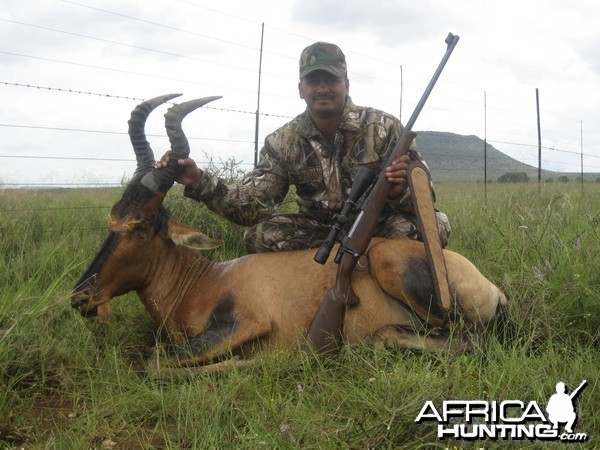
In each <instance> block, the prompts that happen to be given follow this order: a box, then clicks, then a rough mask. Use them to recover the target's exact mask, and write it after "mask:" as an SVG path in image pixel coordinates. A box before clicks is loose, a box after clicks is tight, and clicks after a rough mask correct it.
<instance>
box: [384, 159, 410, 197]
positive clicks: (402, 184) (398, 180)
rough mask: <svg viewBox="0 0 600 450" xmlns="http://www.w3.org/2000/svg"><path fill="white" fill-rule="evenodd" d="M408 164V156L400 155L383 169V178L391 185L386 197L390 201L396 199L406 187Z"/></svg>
mask: <svg viewBox="0 0 600 450" xmlns="http://www.w3.org/2000/svg"><path fill="white" fill-rule="evenodd" d="M409 163H410V158H409V157H408V155H402V156H400V157H399V158H398V159H396V160H394V161H393V162H392V164H391V165H390V166H389V167H387V168H386V169H385V176H386V178H387V180H388V181H389V182H390V183H392V187H391V188H390V193H389V196H388V198H389V199H390V200H393V199H395V198H398V197H399V196H400V195H402V193H403V192H404V191H405V190H406V188H407V187H408V180H407V178H406V177H407V174H408V164H409Z"/></svg>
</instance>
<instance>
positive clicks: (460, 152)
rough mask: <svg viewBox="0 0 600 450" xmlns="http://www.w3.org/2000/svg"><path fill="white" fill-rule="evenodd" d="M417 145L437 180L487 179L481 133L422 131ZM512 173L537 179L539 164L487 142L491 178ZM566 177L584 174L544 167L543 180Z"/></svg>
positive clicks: (590, 176) (591, 176)
mask: <svg viewBox="0 0 600 450" xmlns="http://www.w3.org/2000/svg"><path fill="white" fill-rule="evenodd" d="M417 145H418V147H419V151H420V153H421V155H422V156H423V159H424V160H425V161H427V165H428V166H429V169H430V170H431V176H432V178H433V180H434V182H451V181H483V179H484V157H483V139H480V138H478V137H477V136H463V135H460V134H454V133H446V132H441V131H418V132H417ZM508 172H525V173H526V174H527V175H528V176H529V179H530V180H531V181H534V182H537V178H538V169H537V167H533V166H530V165H528V164H524V163H522V162H519V161H517V160H516V159H513V158H511V157H510V156H507V155H505V154H504V153H502V152H501V151H499V150H497V149H495V148H494V147H493V146H492V145H490V144H489V143H488V144H487V179H488V182H489V181H494V182H496V181H497V180H498V178H499V177H500V176H502V175H504V174H506V173H508ZM561 176H566V177H567V178H568V179H569V180H570V181H574V180H576V179H578V178H579V177H580V176H581V174H580V173H565V172H552V171H549V170H542V180H543V181H545V180H549V179H553V180H554V181H557V180H558V178H559V177H561ZM599 177H600V174H597V173H596V174H590V173H588V174H585V179H586V180H589V181H596V180H597V179H598V178H599Z"/></svg>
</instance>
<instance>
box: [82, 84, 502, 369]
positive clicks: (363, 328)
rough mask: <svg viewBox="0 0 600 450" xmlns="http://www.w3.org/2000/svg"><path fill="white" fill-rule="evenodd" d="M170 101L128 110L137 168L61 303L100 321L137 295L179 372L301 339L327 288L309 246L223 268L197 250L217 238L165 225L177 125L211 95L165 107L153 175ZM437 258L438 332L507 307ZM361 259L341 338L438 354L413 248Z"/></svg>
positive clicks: (445, 335)
mask: <svg viewBox="0 0 600 450" xmlns="http://www.w3.org/2000/svg"><path fill="white" fill-rule="evenodd" d="M173 97H174V95H170V96H163V97H157V98H156V99H152V100H149V101H147V102H144V103H142V104H140V105H138V107H137V108H136V109H134V111H133V112H132V116H131V120H130V121H129V124H130V129H129V132H130V136H131V141H132V143H133V146H134V150H135V153H136V158H137V161H138V168H137V170H136V172H135V174H134V176H133V178H132V180H131V182H130V183H129V184H128V186H127V187H126V189H125V192H124V194H123V196H122V198H121V199H120V200H119V201H118V202H117V203H116V204H115V205H114V206H113V208H112V210H111V212H110V233H109V235H108V237H107V239H106V241H105V243H104V245H103V246H102V248H101V249H100V252H99V253H98V255H97V256H96V258H95V259H94V260H93V262H92V264H91V265H90V267H89V268H88V269H87V271H86V272H85V273H84V274H83V276H82V277H81V279H80V280H79V281H78V282H77V284H76V285H75V288H74V290H73V292H72V296H71V302H72V306H73V307H75V308H78V309H79V310H80V312H81V313H82V314H84V315H98V316H99V318H100V320H102V321H108V319H109V317H110V307H109V306H108V302H109V301H110V300H111V299H112V298H113V297H116V296H118V295H122V294H125V293H127V292H130V291H136V292H137V294H138V295H139V297H140V299H141V300H142V302H143V303H144V306H145V308H146V310H147V311H148V313H149V314H150V315H151V316H152V319H153V320H154V321H155V322H156V324H157V325H158V327H159V328H160V330H161V331H162V332H163V333H165V334H166V336H167V337H168V338H169V339H170V340H171V341H172V342H173V343H174V344H177V346H178V345H179V344H185V347H186V349H187V350H186V352H187V353H186V355H187V356H186V357H180V358H179V363H180V364H184V365H190V364H208V363H212V362H215V361H218V360H220V359H222V358H223V357H225V356H226V355H232V354H233V355H241V356H243V357H245V358H248V357H250V356H253V355H254V354H255V353H256V351H257V350H259V349H261V350H265V349H275V348H294V347H297V346H298V345H301V344H303V343H304V342H303V341H304V336H305V335H306V332H307V330H308V328H309V327H310V324H311V321H312V319H313V317H314V315H315V312H316V311H317V308H318V307H319V303H320V302H321V300H322V299H323V298H324V296H325V293H326V292H327V290H328V289H329V288H330V287H331V286H333V284H334V282H335V276H336V267H337V266H336V265H335V263H333V262H332V259H333V258H331V260H330V261H328V262H327V263H326V264H325V265H324V266H321V265H320V264H318V263H316V262H315V261H314V260H313V256H314V250H303V251H291V252H280V253H260V254H252V255H246V256H243V257H241V258H237V259H234V260H231V261H225V262H214V261H210V260H208V259H207V258H205V257H204V256H202V255H201V254H200V253H199V251H198V250H199V249H207V248H214V247H216V246H218V245H219V244H220V243H221V242H220V241H215V240H213V239H210V238H208V237H207V236H205V235H204V234H202V233H200V232H199V231H197V230H194V229H192V228H189V227H187V226H185V225H183V224H181V223H179V222H177V221H176V220H174V219H173V218H171V217H170V216H169V214H168V213H167V211H166V209H165V208H164V207H163V206H162V202H163V200H164V198H165V195H166V193H167V192H168V190H169V188H170V187H171V185H172V184H173V182H174V181H173V180H174V178H175V176H176V174H177V172H176V171H177V167H176V160H177V159H178V158H182V157H186V156H187V155H188V154H189V146H188V142H187V139H186V138H185V135H184V133H183V131H182V129H181V121H182V119H183V117H185V115H186V114H187V113H189V112H190V111H192V110H194V109H195V108H197V107H199V106H202V105H203V104H204V103H206V102H208V101H211V100H213V99H214V98H207V99H200V100H195V101H191V102H186V103H182V104H180V105H175V106H173V107H172V108H170V109H169V111H168V112H167V114H166V115H165V118H166V128H167V133H168V135H169V139H170V141H171V148H172V152H173V155H172V157H171V162H172V163H175V164H174V165H172V166H170V167H167V168H165V169H161V170H158V169H156V168H154V155H153V152H152V150H151V148H150V146H149V144H148V142H147V141H146V138H145V133H144V124H145V121H146V118H147V117H148V115H149V114H150V112H151V111H152V110H153V109H154V108H156V107H157V106H158V105H160V104H162V103H164V102H166V101H167V100H169V99H170V98H173ZM170 164H171V163H170ZM444 254H445V258H446V264H447V271H448V277H449V281H450V286H451V288H452V291H453V295H454V298H455V314H453V315H451V317H452V319H451V322H450V323H448V324H447V326H448V329H450V328H451V327H454V328H460V327H462V326H464V325H465V324H472V325H478V324H486V323H488V322H489V321H491V320H492V319H493V318H494V316H495V314H496V310H497V308H498V306H499V305H500V304H505V302H506V299H505V296H504V294H503V293H502V292H501V291H500V290H499V289H498V288H497V287H496V286H495V285H494V284H492V283H491V282H490V281H488V280H487V279H486V278H485V277H484V276H483V275H482V274H481V273H480V272H479V271H478V270H477V269H476V268H475V266H474V265H473V264H472V263H471V262H469V261H468V260H467V259H466V258H464V257H463V256H461V255H459V254H457V253H454V252H452V251H448V250H445V251H444ZM362 259H363V260H364V262H365V264H362V265H359V267H361V268H360V270H357V271H356V272H355V273H354V275H353V278H352V287H353V290H354V292H355V293H356V295H357V296H358V298H359V299H360V303H359V304H358V305H357V306H354V307H352V308H349V309H348V310H347V312H346V317H345V323H344V338H345V340H346V342H349V343H354V342H359V341H363V340H369V339H372V338H376V339H378V340H381V339H383V340H384V341H385V342H387V343H389V344H392V345H396V346H399V347H408V348H419V349H425V350H437V349H442V348H446V347H447V346H448V345H449V344H450V341H451V339H450V337H449V336H450V333H449V332H448V330H436V332H430V331H431V330H432V327H431V326H430V325H428V323H427V315H428V310H429V307H428V305H429V304H430V301H431V299H432V298H433V296H434V295H435V294H434V289H433V286H432V282H431V274H430V271H429V268H428V265H427V258H426V254H425V249H424V246H423V244H422V243H420V242H416V241H412V240H408V239H397V240H382V239H374V240H373V242H372V244H371V246H370V248H369V249H368V251H367V254H366V258H362ZM456 335H461V333H456ZM454 339H456V340H458V341H460V339H459V338H456V337H455V338H454ZM459 344H461V345H459V347H461V346H462V344H463V342H462V341H461V342H459ZM178 356H181V355H178Z"/></svg>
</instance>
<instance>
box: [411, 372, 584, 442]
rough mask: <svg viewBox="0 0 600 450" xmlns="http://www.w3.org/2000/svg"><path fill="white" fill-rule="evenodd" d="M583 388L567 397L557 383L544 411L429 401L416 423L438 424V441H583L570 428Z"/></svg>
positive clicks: (531, 405) (518, 405) (509, 403)
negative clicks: (578, 397)
mask: <svg viewBox="0 0 600 450" xmlns="http://www.w3.org/2000/svg"><path fill="white" fill-rule="evenodd" d="M586 385H587V381H586V380H583V381H582V382H581V384H580V385H579V386H577V388H575V389H573V391H571V393H570V394H567V392H566V391H567V388H566V386H565V383H563V382H562V381H560V382H558V383H556V393H554V394H552V395H551V396H550V398H549V400H548V403H547V405H546V408H545V411H544V409H543V407H540V405H538V403H537V402H536V401H535V400H532V401H529V402H524V401H521V400H503V401H496V400H494V401H485V400H445V401H443V402H442V405H441V407H436V406H435V405H434V404H433V402H432V401H431V400H428V401H426V402H425V404H424V405H423V407H422V408H421V411H420V412H419V414H418V415H417V417H416V419H415V422H416V423H423V422H425V421H434V422H437V436H438V438H439V439H448V438H450V439H464V440H478V439H491V440H498V439H513V440H524V439H528V440H531V441H533V440H538V439H539V440H544V441H552V440H555V441H562V442H585V441H587V439H588V436H587V434H586V433H581V432H579V433H575V432H574V431H573V428H574V427H575V423H576V422H577V412H576V411H575V405H574V401H575V399H576V398H577V396H578V395H579V394H580V393H581V391H583V389H584V388H585V387H586ZM561 424H562V426H563V428H562V431H561Z"/></svg>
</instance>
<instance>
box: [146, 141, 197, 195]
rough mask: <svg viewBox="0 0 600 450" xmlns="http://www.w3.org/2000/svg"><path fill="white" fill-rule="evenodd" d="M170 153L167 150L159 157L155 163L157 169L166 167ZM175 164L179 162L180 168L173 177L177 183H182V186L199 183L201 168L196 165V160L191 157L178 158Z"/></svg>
mask: <svg viewBox="0 0 600 450" xmlns="http://www.w3.org/2000/svg"><path fill="white" fill-rule="evenodd" d="M170 154H171V151H170V150H169V151H168V152H166V153H165V154H164V155H163V156H162V157H161V158H160V160H159V161H158V162H157V163H156V168H157V169H163V168H165V167H167V164H169V158H170ZM177 164H179V166H180V167H181V169H182V170H181V172H179V175H177V177H176V178H175V181H176V182H177V183H179V184H183V185H184V186H189V187H191V188H194V187H196V186H197V185H198V183H200V180H201V179H202V174H203V172H202V170H201V169H200V168H199V167H198V166H197V165H196V161H194V160H193V159H192V158H184V159H178V160H177Z"/></svg>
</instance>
